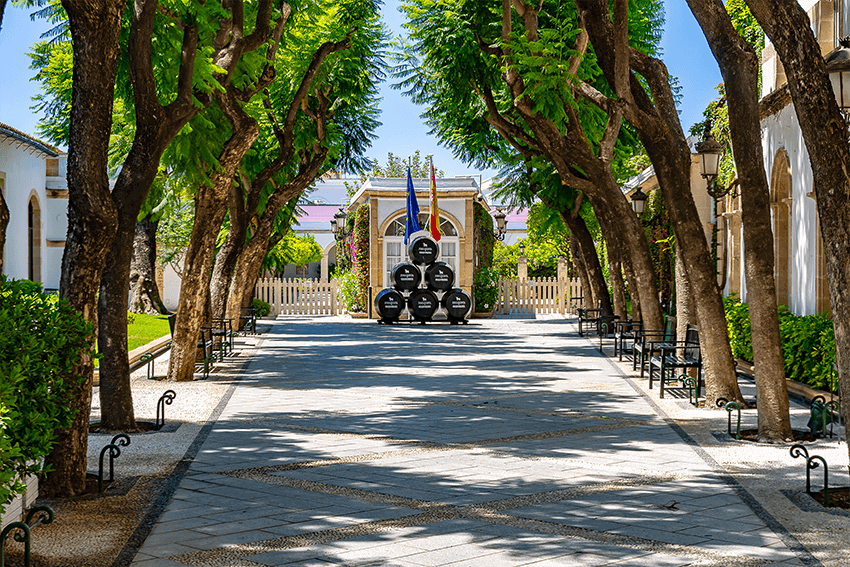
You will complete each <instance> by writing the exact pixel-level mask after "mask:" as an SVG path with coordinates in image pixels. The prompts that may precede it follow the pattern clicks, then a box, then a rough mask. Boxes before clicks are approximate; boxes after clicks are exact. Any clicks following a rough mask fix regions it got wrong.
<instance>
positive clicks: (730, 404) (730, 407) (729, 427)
mask: <svg viewBox="0 0 850 567" xmlns="http://www.w3.org/2000/svg"><path fill="white" fill-rule="evenodd" d="M723 408H724V409H725V410H726V411H727V412H728V416H727V417H728V419H727V420H726V421H727V423H726V430H727V431H728V432H729V435H730V436H731V435H732V410H738V432H737V434H736V435H735V439H741V406H739V405H738V404H737V403H736V402H727V403H726V405H725V406H723Z"/></svg>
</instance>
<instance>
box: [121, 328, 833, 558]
mask: <svg viewBox="0 0 850 567" xmlns="http://www.w3.org/2000/svg"><path fill="white" fill-rule="evenodd" d="M710 413H719V412H710ZM721 417H722V419H723V422H724V423H723V425H724V426H725V414H724V415H723V416H721ZM783 451H784V452H785V453H787V448H785V449H783ZM845 455H846V453H845ZM187 456H188V457H190V458H193V459H192V462H191V464H190V465H189V467H188V470H187V471H186V472H185V475H184V476H183V477H182V481H181V482H180V484H179V487H178V488H177V489H176V491H175V492H174V494H173V497H172V500H171V501H170V503H169V504H168V506H167V508H166V510H165V511H164V513H163V514H162V515H161V516H160V517H159V519H158V521H157V523H156V525H155V527H154V528H153V530H152V532H151V534H150V536H149V537H148V538H147V540H146V541H145V543H144V545H143V546H142V548H141V550H140V551H139V553H138V554H137V555H136V558H135V562H134V563H133V565H134V567H154V566H157V567H159V566H162V567H168V566H171V567H177V566H181V565H194V566H224V565H227V566H234V567H256V566H258V565H265V566H276V565H299V566H318V565H323V566H327V565H331V564H336V565H346V566H353V565H382V566H394V567H395V566H397V567H402V566H411V567H413V566H440V565H451V566H452V567H473V566H486V567H501V566H518V565H534V566H536V567H545V566H550V565H559V566H573V565H574V566H597V565H599V566H601V565H617V566H619V567H637V566H659V567H668V566H669V567H675V566H684V565H723V566H750V565H753V566H755V565H783V566H791V565H804V564H806V565H820V562H818V561H817V560H816V559H815V558H814V557H813V556H812V555H811V554H810V553H809V552H808V551H807V550H806V549H805V548H804V547H803V546H802V545H801V544H800V543H799V541H798V540H797V539H796V538H795V537H794V535H792V534H791V533H789V532H788V531H786V530H785V529H784V528H783V527H782V525H781V524H780V523H779V522H778V521H777V520H776V519H774V516H772V515H771V513H770V512H769V511H768V510H766V509H765V507H763V506H761V505H760V504H759V502H758V501H757V500H756V499H755V498H754V497H753V496H752V495H751V492H750V491H748V490H747V489H746V488H745V487H744V486H743V485H742V484H740V483H739V482H738V481H736V480H735V479H734V478H733V477H732V476H730V475H729V474H728V473H727V472H726V470H724V469H722V468H721V467H720V466H719V465H718V464H717V462H716V461H715V460H714V459H713V458H712V457H711V456H710V455H709V454H708V453H706V452H705V451H704V450H702V449H701V448H700V446H699V445H698V444H697V443H695V442H694V441H693V439H692V438H691V437H690V436H689V435H688V434H687V433H686V432H685V430H683V429H682V428H680V427H678V426H676V425H675V424H674V423H673V421H672V420H671V419H670V418H669V417H668V416H666V415H665V414H664V413H662V412H661V410H660V408H659V406H658V405H657V404H655V403H654V402H653V401H652V400H651V398H650V397H648V396H647V395H646V394H645V393H644V392H643V391H642V390H641V388H639V387H638V385H637V384H636V382H635V381H633V380H632V379H630V378H627V377H626V376H625V374H624V373H623V372H622V371H621V370H620V368H619V367H617V366H616V365H615V364H613V363H611V362H609V361H608V360H607V359H606V358H604V357H601V356H600V355H599V352H598V350H597V349H596V346H595V344H591V343H590V342H588V341H587V340H586V339H583V338H580V337H578V336H577V335H576V332H575V328H574V326H573V324H572V323H571V322H570V321H567V320H563V319H551V320H536V321H534V320H499V319H495V320H483V321H479V320H474V321H473V322H472V323H471V324H470V325H468V326H449V325H427V326H407V325H399V326H391V327H388V326H383V325H381V326H379V325H376V324H375V323H374V322H372V321H351V320H347V321H346V320H342V319H337V318H314V319H309V318H304V319H288V320H280V321H277V322H276V323H275V324H274V325H273V326H272V331H271V332H270V333H269V334H267V335H265V337H264V338H263V340H262V341H261V343H260V345H259V350H258V351H257V352H255V353H254V355H253V357H252V359H251V362H250V364H249V365H248V366H247V369H246V370H245V372H244V375H243V377H242V379H241V381H239V382H238V383H237V384H236V385H235V386H233V387H232V388H231V390H230V392H229V394H228V395H227V396H225V399H224V402H223V403H222V405H221V408H220V415H219V416H218V418H217V420H215V421H214V422H211V423H210V425H208V426H207V427H205V428H204V429H203V430H202V431H201V433H200V435H199V436H198V438H197V440H196V442H195V445H193V447H192V448H191V449H190V451H189V454H188V455H187Z"/></svg>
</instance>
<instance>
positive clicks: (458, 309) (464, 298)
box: [443, 287, 472, 321]
mask: <svg viewBox="0 0 850 567" xmlns="http://www.w3.org/2000/svg"><path fill="white" fill-rule="evenodd" d="M443 309H445V310H446V316H447V317H448V320H449V321H464V320H466V317H467V316H468V315H469V311H470V309H472V298H471V297H469V294H468V293H466V292H465V291H464V290H462V289H460V288H459V287H456V288H454V289H453V290H451V291H449V292H448V293H446V294H445V295H444V296H443Z"/></svg>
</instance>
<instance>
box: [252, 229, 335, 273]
mask: <svg viewBox="0 0 850 567" xmlns="http://www.w3.org/2000/svg"><path fill="white" fill-rule="evenodd" d="M323 255H324V252H323V251H322V247H321V246H319V245H318V243H317V242H316V239H315V238H314V237H313V235H312V234H308V235H306V236H298V235H296V234H295V233H293V232H287V233H286V235H285V236H284V237H283V238H282V239H280V241H279V242H278V243H277V244H275V245H274V246H273V247H272V249H271V250H269V252H268V253H267V254H266V257H265V258H264V259H263V264H262V269H263V270H269V271H277V272H283V269H284V268H285V267H286V266H306V265H307V264H309V263H310V262H318V261H319V260H321V259H322V256H323Z"/></svg>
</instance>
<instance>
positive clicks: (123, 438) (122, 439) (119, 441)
mask: <svg viewBox="0 0 850 567" xmlns="http://www.w3.org/2000/svg"><path fill="white" fill-rule="evenodd" d="M111 443H112V444H113V445H119V446H121V447H126V446H127V445H129V444H130V436H129V435H127V434H126V433H119V434H118V435H116V436H115V437H113V438H112V441H111ZM116 456H117V455H116Z"/></svg>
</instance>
